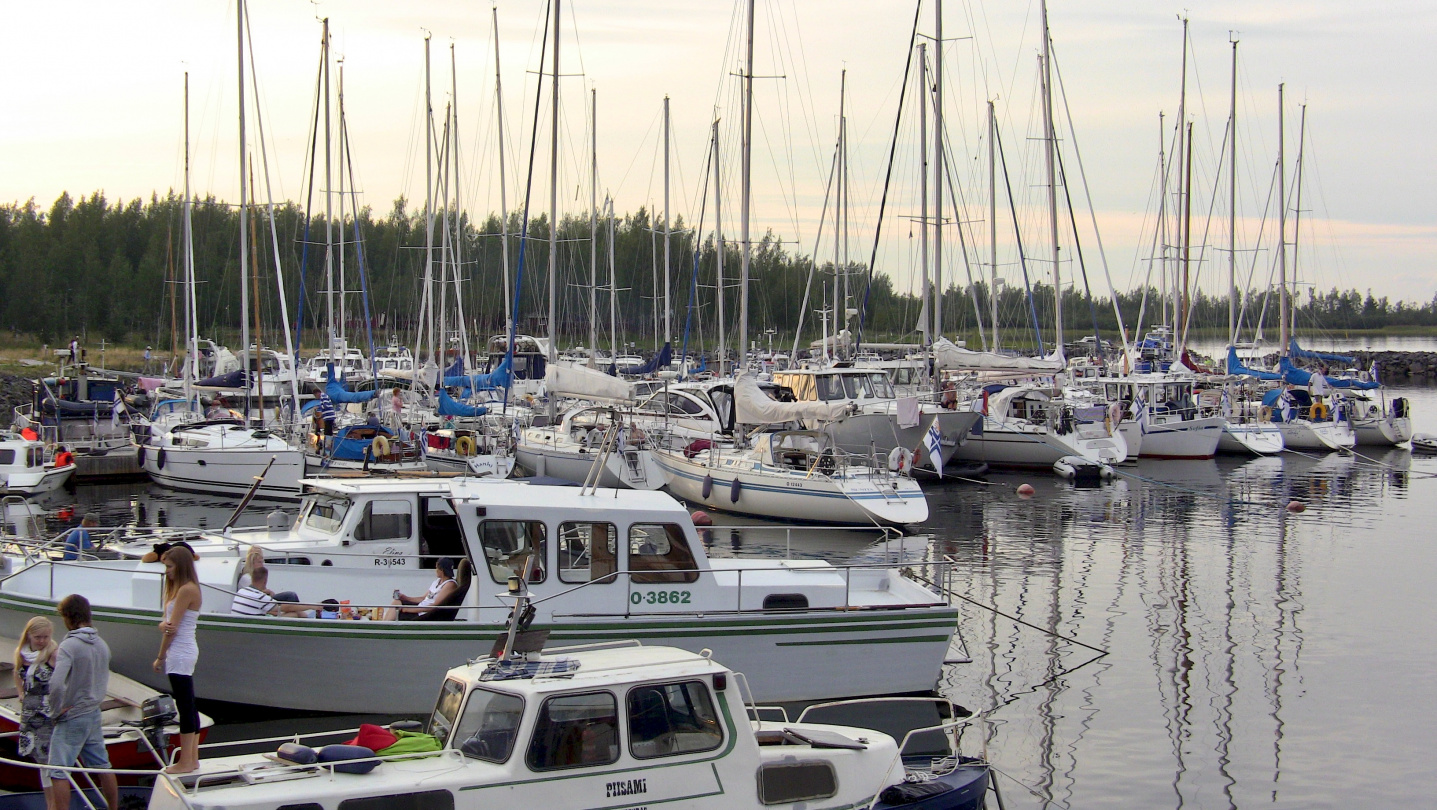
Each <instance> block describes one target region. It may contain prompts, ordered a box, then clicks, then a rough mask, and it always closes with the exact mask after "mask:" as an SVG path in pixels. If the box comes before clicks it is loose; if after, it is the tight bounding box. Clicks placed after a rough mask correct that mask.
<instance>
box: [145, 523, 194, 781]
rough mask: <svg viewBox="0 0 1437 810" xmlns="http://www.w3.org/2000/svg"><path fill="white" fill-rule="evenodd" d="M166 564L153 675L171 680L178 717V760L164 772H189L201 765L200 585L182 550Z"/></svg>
mask: <svg viewBox="0 0 1437 810" xmlns="http://www.w3.org/2000/svg"><path fill="white" fill-rule="evenodd" d="M161 559H162V560H163V561H164V563H165V618H164V621H162V622H160V653H159V655H157V656H156V657H155V664H154V668H155V671H156V672H164V673H165V675H167V676H168V677H169V679H170V693H171V694H172V695H174V698H175V708H176V709H177V710H178V711H179V715H180V757H179V759H178V760H177V761H176V762H175V763H174V764H173V765H171V766H169V767H168V768H165V773H190V772H191V771H194V770H195V769H197V768H199V766H200V735H199V731H200V713H199V710H198V709H197V708H195V662H196V661H198V660H199V657H200V648H199V645H198V644H196V643H195V624H196V622H197V621H198V620H199V616H200V605H201V601H202V599H201V596H200V583H199V577H198V576H196V574H195V560H194V557H192V556H190V554H189V553H188V552H186V551H185V550H184V549H182V548H171V549H170V550H169V551H166V552H165V556H164V557H163V558H161Z"/></svg>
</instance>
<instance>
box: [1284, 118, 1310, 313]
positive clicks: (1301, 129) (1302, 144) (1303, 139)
mask: <svg viewBox="0 0 1437 810" xmlns="http://www.w3.org/2000/svg"><path fill="white" fill-rule="evenodd" d="M1306 147H1307V105H1306V104H1304V105H1302V113H1301V115H1300V116H1299V118H1298V124H1297V201H1296V203H1295V207H1294V208H1293V209H1292V295H1293V298H1295V299H1296V298H1298V297H1299V296H1298V293H1297V245H1298V239H1297V231H1298V229H1299V228H1300V227H1302V155H1303V151H1304V150H1305V149H1306ZM1297 307H1298V301H1297V300H1294V301H1292V302H1291V304H1290V309H1291V316H1292V329H1291V330H1290V331H1289V333H1288V334H1289V335H1290V336H1291V337H1297Z"/></svg>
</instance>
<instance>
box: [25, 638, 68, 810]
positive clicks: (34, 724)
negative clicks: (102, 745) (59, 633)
mask: <svg viewBox="0 0 1437 810" xmlns="http://www.w3.org/2000/svg"><path fill="white" fill-rule="evenodd" d="M59 648H60V645H58V644H56V643H55V626H54V625H52V624H51V623H50V620H49V619H47V618H45V617H44V616H36V617H34V618H33V619H31V620H30V621H28V622H26V623H25V632H24V633H21V634H20V644H19V645H18V646H16V647H15V689H16V691H18V692H19V695H20V746H19V750H20V756H22V757H30V758H31V759H33V760H35V761H36V762H39V763H47V762H49V761H50V735H51V734H52V733H53V732H54V731H55V718H54V717H52V716H51V715H50V675H51V674H53V673H54V672H55V651H56V650H58V649H59ZM41 773H42V774H43V773H44V771H41ZM40 781H41V782H42V783H43V786H44V788H45V801H46V802H47V803H48V802H49V800H50V780H49V779H41V780H40Z"/></svg>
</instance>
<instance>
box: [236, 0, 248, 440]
mask: <svg viewBox="0 0 1437 810" xmlns="http://www.w3.org/2000/svg"><path fill="white" fill-rule="evenodd" d="M235 8H236V9H237V11H238V13H237V14H236V17H237V18H238V20H239V181H240V202H239V230H240V251H239V256H240V278H239V281H240V351H241V352H243V351H244V350H246V349H248V348H249V285H248V284H247V283H246V282H247V281H248V279H246V278H245V272H244V265H245V257H246V256H248V255H249V232H248V231H247V230H246V228H247V227H248V226H249V193H248V192H249V189H248V187H247V186H246V184H245V176H246V175H245V148H246V142H245V131H244V0H239V2H237V3H236V4H235ZM246 390H248V389H246ZM246 399H248V397H246ZM246 417H248V408H246Z"/></svg>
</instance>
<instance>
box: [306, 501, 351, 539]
mask: <svg viewBox="0 0 1437 810" xmlns="http://www.w3.org/2000/svg"><path fill="white" fill-rule="evenodd" d="M350 506H351V504H350V501H349V499H348V498H336V497H334V496H333V495H313V496H311V500H310V502H309V503H308V504H307V505H306V506H305V507H304V514H303V517H302V522H303V524H304V526H305V527H306V528H310V529H316V530H318V531H321V532H325V533H327V534H334V533H335V532H337V531H339V527H340V526H343V525H344V516H345V515H347V514H349V507H350Z"/></svg>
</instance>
